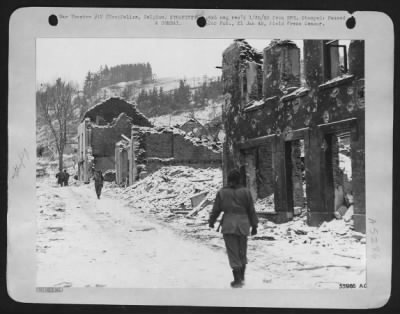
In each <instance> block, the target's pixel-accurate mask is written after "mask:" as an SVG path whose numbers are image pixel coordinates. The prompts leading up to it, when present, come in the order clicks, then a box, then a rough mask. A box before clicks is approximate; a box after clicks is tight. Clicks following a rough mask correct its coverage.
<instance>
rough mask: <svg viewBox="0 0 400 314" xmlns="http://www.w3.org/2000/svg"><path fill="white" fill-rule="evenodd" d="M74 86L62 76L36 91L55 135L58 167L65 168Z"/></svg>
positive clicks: (44, 116) (38, 102)
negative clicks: (64, 161) (63, 79)
mask: <svg viewBox="0 0 400 314" xmlns="http://www.w3.org/2000/svg"><path fill="white" fill-rule="evenodd" d="M73 94H74V88H73V87H72V86H71V84H69V83H65V82H63V81H62V80H61V78H59V79H57V81H56V83H55V84H54V85H45V86H43V85H42V88H41V89H40V90H39V91H38V92H37V93H36V102H37V105H38V107H39V109H40V111H41V113H42V115H43V118H44V120H45V121H46V124H47V125H48V127H49V128H50V130H51V133H52V135H53V137H54V140H55V144H56V149H57V153H58V167H59V169H60V170H62V168H63V154H64V149H65V145H66V143H67V129H68V122H69V121H70V120H71V119H72V118H73V107H72V95H73Z"/></svg>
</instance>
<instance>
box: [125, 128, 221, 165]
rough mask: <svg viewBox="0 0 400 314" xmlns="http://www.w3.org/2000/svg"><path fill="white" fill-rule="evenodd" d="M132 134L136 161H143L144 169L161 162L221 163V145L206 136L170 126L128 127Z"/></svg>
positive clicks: (180, 163) (168, 163) (170, 163)
mask: <svg viewBox="0 0 400 314" xmlns="http://www.w3.org/2000/svg"><path fill="white" fill-rule="evenodd" d="M132 138H136V139H137V141H138V142H139V150H141V151H142V153H141V154H139V153H137V154H136V156H138V157H140V158H138V160H137V161H138V164H140V163H142V164H146V167H147V169H148V171H151V172H152V171H155V170H157V169H158V168H160V167H163V166H164V165H177V164H179V165H190V166H199V167H209V166H212V167H221V159H222V153H221V147H219V146H218V145H216V143H214V144H213V143H212V142H209V141H208V140H207V139H204V140H201V139H199V138H193V137H189V136H186V134H185V132H183V131H181V130H179V129H174V128H167V129H164V128H132Z"/></svg>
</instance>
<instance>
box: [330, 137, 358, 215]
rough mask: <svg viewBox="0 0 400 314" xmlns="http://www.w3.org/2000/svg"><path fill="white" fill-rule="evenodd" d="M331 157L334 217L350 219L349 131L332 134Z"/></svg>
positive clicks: (351, 199)
mask: <svg viewBox="0 0 400 314" xmlns="http://www.w3.org/2000/svg"><path fill="white" fill-rule="evenodd" d="M332 138H333V141H332V148H333V149H332V159H333V168H332V171H333V182H334V188H335V205H334V206H335V217H336V218H337V219H344V220H346V221H350V220H351V218H352V216H353V188H352V166H351V138H350V133H349V132H343V133H337V134H334V135H333V137H332Z"/></svg>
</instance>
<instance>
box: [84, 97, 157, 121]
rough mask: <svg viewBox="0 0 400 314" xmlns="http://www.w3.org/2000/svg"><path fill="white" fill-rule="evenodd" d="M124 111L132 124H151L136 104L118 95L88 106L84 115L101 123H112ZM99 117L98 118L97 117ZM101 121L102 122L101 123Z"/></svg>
mask: <svg viewBox="0 0 400 314" xmlns="http://www.w3.org/2000/svg"><path fill="white" fill-rule="evenodd" d="M121 112H124V113H125V114H126V115H127V116H128V117H130V118H132V121H133V124H135V125H138V126H148V127H150V126H152V124H151V122H150V121H149V120H148V119H147V118H146V116H144V115H143V114H142V113H141V112H140V111H139V110H137V108H136V104H131V103H129V102H126V101H125V100H123V99H122V98H119V97H111V98H108V99H107V100H105V101H102V102H100V103H98V104H95V105H94V106H92V107H90V108H89V109H88V111H87V112H86V113H85V115H84V119H85V118H90V120H91V121H92V122H96V120H98V119H101V120H102V121H104V122H103V123H112V121H113V119H115V118H116V117H118V116H119V114H120V113H121ZM98 117H99V118H98ZM103 123H102V124H103Z"/></svg>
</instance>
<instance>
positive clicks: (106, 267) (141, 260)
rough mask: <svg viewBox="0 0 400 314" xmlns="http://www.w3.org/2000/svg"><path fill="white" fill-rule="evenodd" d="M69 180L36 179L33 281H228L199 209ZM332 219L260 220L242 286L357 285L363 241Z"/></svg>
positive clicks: (218, 245)
mask: <svg viewBox="0 0 400 314" xmlns="http://www.w3.org/2000/svg"><path fill="white" fill-rule="evenodd" d="M146 179H147V178H146ZM149 180H153V181H152V182H154V180H155V179H154V178H149ZM142 182H143V184H145V183H146V181H145V180H143V181H142ZM71 183H72V184H71V185H69V186H66V187H59V186H57V185H56V182H55V180H54V179H53V178H52V177H45V178H38V180H37V197H38V204H37V215H38V216H37V218H38V219H37V222H38V230H37V259H38V260H37V262H38V272H37V286H40V287H52V286H56V287H113V288H230V285H229V283H230V281H231V280H232V274H231V270H230V268H229V264H228V259H227V256H226V253H225V247H224V243H223V240H222V234H221V233H218V232H216V231H215V230H210V229H209V228H208V225H207V221H206V219H207V212H206V213H203V214H202V215H200V214H199V215H198V216H197V217H195V218H188V217H185V216H182V215H172V214H171V212H170V211H168V212H169V214H160V213H157V212H156V211H154V210H152V208H151V206H148V205H146V204H149V203H150V202H148V203H143V196H142V200H141V202H140V201H139V197H137V198H136V200H137V201H135V198H132V197H131V198H127V197H126V195H127V193H128V192H129V188H127V189H126V190H124V189H123V188H119V187H113V186H111V184H109V183H106V186H105V188H104V191H103V195H102V198H101V199H100V200H98V199H97V198H96V195H95V191H94V186H93V183H92V182H91V183H90V184H81V183H78V182H74V180H72V182H71ZM206 184H209V183H206ZM154 185H157V184H156V183H154ZM158 186H160V185H158ZM181 189H182V187H181ZM131 190H132V189H131ZM135 190H136V191H137V192H138V193H139V192H140V187H138V186H137V187H136V188H135ZM122 195H125V197H122ZM132 195H133V194H132ZM141 195H142V194H141ZM133 196H134V195H133ZM144 196H145V195H144ZM164 201H165V200H164ZM143 204H145V206H143ZM204 211H207V210H204ZM216 226H217V224H216ZM299 226H301V227H299ZM332 226H333V224H332V225H325V226H322V228H321V227H320V228H311V227H308V228H307V226H305V227H304V226H303V221H302V220H297V221H293V222H290V223H287V224H282V225H275V224H273V223H271V222H267V221H266V220H265V219H261V221H260V226H259V234H258V235H257V236H255V237H252V238H249V249H248V258H249V265H248V270H247V272H246V285H245V286H244V288H245V289H254V288H266V289H271V288H294V289H295V288H300V289H301V288H307V289H308V288H333V289H336V288H338V287H339V284H340V283H344V284H353V283H355V284H356V285H357V287H359V285H362V284H364V283H365V282H366V281H365V243H362V242H361V241H359V240H360V239H359V238H358V239H356V238H355V237H354V236H352V234H351V232H350V231H349V232H348V233H347V234H344V233H342V234H341V235H337V233H338V232H339V233H341V231H340V230H341V229H340V230H339V229H337V230H339V231H336V233H335V232H334V231H332V230H330V229H329V227H332ZM302 228H303V229H302ZM299 230H300V231H299ZM332 234H334V236H332Z"/></svg>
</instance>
